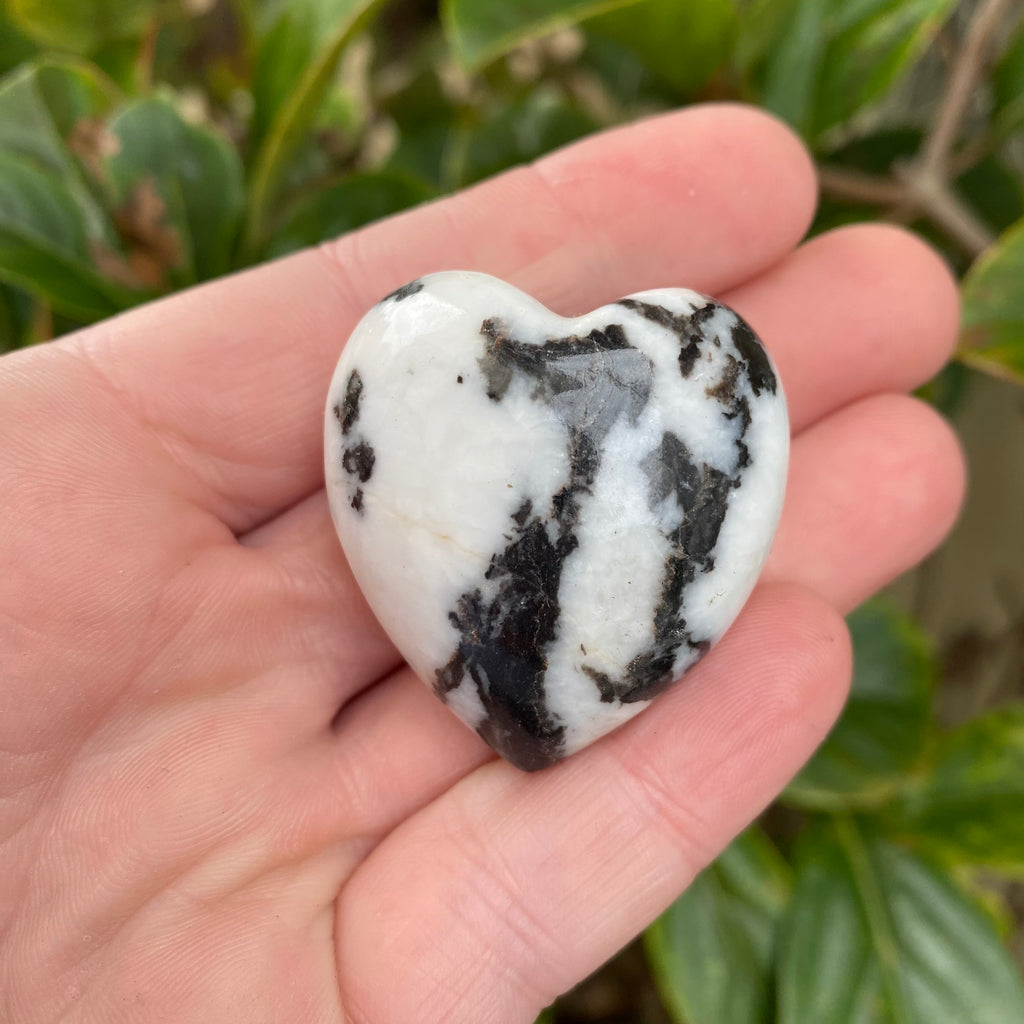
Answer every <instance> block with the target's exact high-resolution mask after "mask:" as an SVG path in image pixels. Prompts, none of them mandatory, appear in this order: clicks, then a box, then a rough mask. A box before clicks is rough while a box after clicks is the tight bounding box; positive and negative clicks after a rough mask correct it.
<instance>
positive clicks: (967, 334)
mask: <svg viewBox="0 0 1024 1024" xmlns="http://www.w3.org/2000/svg"><path fill="white" fill-rule="evenodd" d="M1022 281H1024V220H1022V221H1020V222H1018V223H1017V224H1016V225H1014V226H1013V227H1012V228H1010V229H1009V230H1008V231H1007V232H1006V233H1005V234H1003V235H1002V237H1001V238H1000V239H999V240H998V241H997V242H996V244H995V245H993V246H992V247H991V248H990V249H989V250H988V251H987V252H986V253H984V254H983V255H982V256H981V258H980V259H979V260H978V261H977V262H976V263H975V264H974V266H973V267H971V269H970V271H969V272H968V274H967V277H966V278H965V279H964V283H963V289H962V295H963V315H962V319H961V327H962V332H961V347H960V351H959V356H960V358H961V359H962V360H963V361H964V362H966V363H969V364H970V365H971V366H976V367H978V368H979V369H982V370H985V371H987V372H988V373H992V374H995V375H996V376H999V377H1006V378H1008V379H1010V380H1016V381H1018V382H1024V287H1022V286H1021V282H1022Z"/></svg>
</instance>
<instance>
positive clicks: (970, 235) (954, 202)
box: [819, 0, 1019, 257]
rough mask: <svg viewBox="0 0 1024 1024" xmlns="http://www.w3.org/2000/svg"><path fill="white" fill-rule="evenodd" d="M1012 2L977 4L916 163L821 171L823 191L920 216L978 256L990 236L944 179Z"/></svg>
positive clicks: (997, 0) (1015, 0) (951, 169)
mask: <svg viewBox="0 0 1024 1024" xmlns="http://www.w3.org/2000/svg"><path fill="white" fill-rule="evenodd" d="M1018 2H1019V0H982V2H981V4H980V5H979V7H978V10H977V12H976V13H975V15H974V17H973V18H972V20H971V23H970V25H969V26H968V29H967V35H966V37H965V38H964V42H963V46H961V47H960V49H959V50H958V51H957V55H956V59H955V60H954V62H953V68H952V71H951V73H950V77H949V85H948V86H947V87H946V91H945V92H944V93H943V96H942V101H941V103H940V104H939V108H938V112H937V113H936V115H935V121H934V122H933V124H932V127H931V131H930V132H929V133H928V136H927V138H926V139H925V142H924V146H923V147H922V149H921V151H920V153H919V154H918V156H917V158H916V159H914V160H913V161H912V162H910V163H907V164H904V165H900V164H897V165H895V166H894V167H893V168H892V171H891V173H890V175H889V176H887V177H879V176H877V175H873V174H862V173H860V172H859V171H852V170H848V169H846V168H836V167H827V166H826V167H821V168H819V176H820V180H821V187H822V189H823V191H824V192H826V193H827V194H829V195H832V196H834V197H836V198H838V199H846V200H852V201H854V202H858V203H867V204H869V205H871V206H885V207H890V208H891V209H893V210H894V211H900V213H901V214H904V215H906V214H911V215H912V214H914V213H922V214H924V215H925V216H926V217H928V218H929V219H930V220H931V221H932V222H933V223H934V224H935V225H936V226H937V227H939V228H941V229H942V230H943V231H944V232H945V233H946V234H947V235H949V237H950V238H951V239H953V241H955V242H956V243H957V244H958V245H960V246H961V247H962V248H963V249H964V250H965V251H966V252H967V253H968V254H969V255H971V256H972V257H977V256H979V255H980V254H981V253H983V252H984V251H985V250H986V249H987V248H988V247H989V246H990V245H991V244H992V242H993V241H994V240H995V237H994V235H993V233H992V232H991V231H990V230H989V229H988V227H987V226H986V225H985V224H984V223H983V222H982V221H981V219H980V218H979V217H977V216H976V215H975V214H974V212H973V211H972V210H971V209H970V208H969V207H968V206H967V205H965V204H964V203H963V202H962V201H961V199H960V198H959V196H957V194H956V193H955V192H954V191H953V189H952V188H951V187H950V184H949V178H950V176H951V175H952V174H954V173H956V172H957V171H962V170H963V169H964V168H963V166H962V163H963V162H962V161H956V160H955V158H954V156H953V147H954V145H955V144H956V141H957V137H958V135H959V134H960V128H961V125H962V123H963V119H964V116H965V114H966V113H967V107H968V104H969V103H970V100H971V95H972V93H973V91H974V87H975V84H976V83H977V80H978V76H979V75H980V74H981V72H982V70H983V68H984V65H985V61H986V59H987V57H988V51H989V47H990V44H991V42H992V38H993V36H994V35H995V33H996V32H997V31H998V29H999V27H1000V25H1002V24H1003V22H1004V20H1005V18H1006V17H1007V16H1008V15H1009V13H1010V11H1011V10H1013V9H1014V8H1015V7H1016V5H1017V3H1018ZM954 163H956V167H955V168H954Z"/></svg>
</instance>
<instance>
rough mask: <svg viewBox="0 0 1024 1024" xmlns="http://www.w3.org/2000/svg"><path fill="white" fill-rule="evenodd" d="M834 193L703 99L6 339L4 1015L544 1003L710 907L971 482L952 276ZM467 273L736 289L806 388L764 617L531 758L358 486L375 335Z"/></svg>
mask: <svg viewBox="0 0 1024 1024" xmlns="http://www.w3.org/2000/svg"><path fill="white" fill-rule="evenodd" d="M814 199H815V183H814V176H813V170H812V167H811V164H810V162H809V160H808V158H807V156H806V155H805V153H804V151H803V150H802V148H801V147H800V145H799V143H798V142H797V141H796V140H795V139H794V138H793V137H792V136H791V135H790V134H789V132H788V131H787V130H786V129H785V128H783V127H782V126H780V125H779V124H777V123H776V122H774V121H772V120H770V119H768V118H767V117H765V116H764V115H762V114H759V113H757V112H754V111H751V110H748V109H745V108H741V107H728V106H725V107H722V106H719V107H698V108H691V109H689V110H686V111H682V112H678V113H673V114H669V115H666V116H664V117H661V118H657V119H652V120H649V121H645V122H642V123H639V124H636V125H633V126H630V127H625V128H622V129H618V130H616V131H612V132H608V133H605V134H603V135H601V136H598V137H596V138H593V139H591V140H588V141H584V142H582V143H580V144H578V145H576V146H573V147H571V148H569V149H566V150H563V151H561V152H559V153H557V154H554V155H553V156H550V157H548V158H545V159H544V160H542V161H541V162H540V163H539V164H537V165H535V166H533V167H530V168H522V169H518V170H514V171H511V172H509V173H508V174H506V175H504V176H502V177H500V178H497V179H495V180H493V181H490V182H487V183H484V184H483V185H480V186H478V187H477V188H474V189H472V190H470V191H469V192H466V193H463V194H461V195H458V196H455V197H453V198H451V199H445V200H442V201H439V202H437V203H435V204H433V205H430V206H427V207H424V208H421V209H419V210H415V211H412V212H409V213H407V214H403V215H401V216H398V217H395V218H393V219H391V220H389V221H386V222H384V223H382V224H380V225H377V226H373V227H370V228H368V229H365V230H364V231H362V232H359V233H357V234H355V235H351V236H348V237H346V238H343V239H341V240H339V241H338V242H336V243H332V244H329V245H326V246H323V247H321V248H319V249H317V250H314V251H310V252H306V253H303V254H301V255H298V256H295V257H293V258H291V259H288V260H286V261H283V262H280V263H277V264H274V265H270V266H266V267H263V268H260V269H257V270H254V271H251V272H249V273H246V274H242V275H239V276H237V277H234V278H232V279H229V280H226V281H223V282H219V283H215V284H213V285H210V286H207V287H204V288H201V289H198V290H195V291H192V292H190V293H186V294H183V295H179V296H176V297H174V298H171V299H169V300H166V301H164V302H162V303H159V304H156V305H152V306H149V307H146V308H143V309H140V310H138V311H136V312H133V313H131V314H128V315H126V316H123V317H121V318H119V319H117V320H114V321H111V322H107V323H103V324H99V325H97V326H96V327H94V328H91V329H89V330H87V331H84V332H82V333H80V334H78V335H76V336H73V337H70V338H67V339H64V340H62V341H59V342H56V343H52V344H49V345H44V346H41V347H37V348H35V349H32V350H27V351H22V352H19V353H15V354H13V355H9V356H6V357H4V358H3V359H2V360H0V410H2V415H0V452H2V453H3V455H2V458H0V1020H4V1021H8V1020H9V1021H18V1022H19V1024H51V1022H57V1021H61V1022H65V1024H119V1022H128V1021H131V1022H132V1024H149V1022H157V1021H168V1022H188V1024H193V1022H195V1024H206V1022H211V1024H212V1022H217V1024H233V1022H239V1024H241V1022H245V1024H263V1022H267V1024H269V1022H274V1024H300V1022H301V1024H339V1022H343V1021H344V1022H350V1024H437V1022H446V1024H447V1022H452V1024H461V1022H466V1024H490V1022H494V1024H498V1022H501V1024H510V1022H524V1024H525V1022H529V1021H532V1019H533V1018H534V1016H535V1014H536V1013H537V1012H538V1011H539V1010H540V1009H541V1008H542V1007H543V1006H545V1005H546V1004H547V1003H549V1002H550V1001H551V1000H552V999H553V998H554V997H555V996H556V995H558V994H559V993H561V992H563V991H564V990H566V989H568V988H569V987H571V986H572V985H573V984H575V983H576V982H578V981H579V980H580V979H582V978H583V977H584V976H585V975H587V974H588V973H589V972H591V971H593V970H594V969H595V968H597V967H598V966H599V965H600V964H601V963H602V962H603V961H604V960H606V959H607V958H608V957H609V956H611V955H612V954H613V953H614V952H615V951H616V950H617V949H618V948H620V947H621V946H622V945H623V944H625V943H626V942H627V941H628V940H629V939H630V938H631V937H632V936H634V935H635V934H637V933H638V932H639V931H640V930H641V929H642V928H643V927H644V926H645V925H647V924H648V923H649V922H650V921H651V920H652V919H653V918H654V917H655V916H656V915H657V914H658V913H659V912H660V911H661V910H662V909H663V908H664V907H665V906H666V905H667V904H668V903H669V902H670V901H671V900H672V899H674V898H675V897H676V896H677V895H678V894H679V893H680V892H681V891H682V890H683V889H684V888H685V886H686V885H687V884H688V883H689V881H690V880H691V879H692V878H693V876H694V874H695V873H696V872H698V871H699V870H700V869H701V868H702V867H703V866H704V865H706V864H707V863H708V862H709V861H710V860H711V859H713V858H714V857H715V855H716V854H717V853H718V852H719V851H720V850H721V849H722V848H723V847H724V846H725V845H726V844H727V843H728V842H729V841H730V840H731V839H732V837H733V836H735V835H736V834H737V833H738V832H740V831H741V830H742V829H743V828H744V827H745V826H746V825H747V824H748V823H749V822H750V821H751V820H752V819H753V818H754V817H755V816H756V815H757V814H758V813H759V812H760V811H761V810H762V809H763V808H764V807H765V806H766V805H767V804H768V803H769V802H770V801H771V800H772V799H773V797H774V796H775V795H776V794H777V793H778V792H779V790H780V789H781V788H782V787H783V786H784V785H785V783H786V781H787V780H788V779H789V778H790V777H791V776H792V775H793V774H794V773H795V772H796V771H797V769H798V768H799V766H800V765H801V764H802V763H803V762H804V761H805V760H806V759H807V758H808V757H809V756H810V754H811V753H812V751H813V750H814V748H815V746H816V745H817V744H818V743H820V742H821V740H822V738H823V736H824V735H825V733H826V731H827V730H828V728H829V726H830V724H831V723H832V721H833V720H834V719H835V717H836V715H837V714H838V712H839V710H840V708H841V705H842V701H843V698H844V696H845V692H846V688H847V686H848V681H849V677H850V651H849V644H848V639H847V636H846V631H845V627H844V624H843V620H842V615H843V614H844V613H845V612H847V611H849V610H850V609H851V608H853V607H854V606H855V605H856V604H857V603H858V602H860V601H861V600H863V599H864V598H866V597H867V596H868V595H870V594H871V593H872V592H874V591H875V590H877V588H878V587H880V586H882V585H883V584H884V583H886V582H887V581H888V580H890V579H892V578H893V577H894V576H896V575H897V574H899V573H900V572H902V571H903V570H905V569H907V568H909V567H910V566H911V565H913V564H914V563H915V562H917V561H919V560H920V559H921V558H922V557H923V556H924V555H925V554H926V553H927V552H928V551H929V550H931V549H932V548H933V547H934V546H935V545H936V544H937V543H938V542H939V541H940V540H941V538H942V537H943V536H944V535H945V533H946V532H947V531H948V529H949V527H950V525H951V524H952V522H953V520H954V518H955V515H956V511H957V508H958V506H959V503H960V500H961V495H962V489H963V469H962V462H961V458H960V454H959V450H958V447H957V444H956V442H955V440H954V437H953V435H952V434H951V432H950V430H949V429H948V427H947V426H946V425H945V424H944V423H943V421H942V420H941V419H940V418H939V417H938V416H937V415H936V414H935V413H934V412H933V411H931V410H930V409H929V408H928V407H926V406H925V405H923V404H921V403H920V402H918V401H916V400H914V399H911V398H909V397H906V395H905V394H902V392H906V391H907V390H908V389H911V388H913V387H915V386H916V385H918V384H920V383H921V382H923V381H924V380H926V379H927V378H929V377H930V376H931V375H932V374H934V373H935V372H936V371H937V370H938V369H939V368H940V366H941V365H942V364H943V362H944V361H945V360H946V359H947V358H948V356H949V353H950V350H951V347H952V345H953V343H954V338H955V334H956V324H957V299H956V290H955V286H954V282H953V281H952V279H951V278H950V276H949V274H948V272H947V271H946V270H945V268H944V267H943V265H942V263H941V262H940V261H939V259H938V258H937V257H936V256H935V255H933V254H932V252H931V251H930V250H929V249H927V248H926V247H925V246H924V245H923V244H922V243H920V242H919V241H917V240H916V239H914V238H913V237H911V236H910V235H908V234H906V233H904V232H902V231H899V230H896V229H892V228H887V227H882V226H877V225H876V226H863V227H852V228H846V229H842V230H840V231H836V232H834V233H831V234H828V235H824V236H822V237H819V238H817V239H815V240H814V241H811V242H808V243H805V244H803V245H800V244H799V242H800V239H801V236H802V235H803V234H804V232H805V230H806V228H807V225H808V223H809V222H810V218H811V216H812V213H813V207H814ZM451 268H466V269H474V270H483V271H487V272H489V273H492V274H496V275H498V276H500V277H504V278H506V279H507V280H509V281H511V282H513V283H514V284H516V285H517V286H519V287H520V288H523V289H525V290H527V291H530V292H532V293H534V294H535V295H536V296H537V297H538V298H539V299H541V300H542V301H544V302H545V303H547V304H548V305H549V306H551V307H552V308H553V309H555V310H556V311H558V312H560V313H564V314H575V313H580V312H583V311H585V310H588V309H590V308H593V307H594V306H597V305H600V304H602V303H604V302H608V301H611V300H614V299H616V298H618V297H619V296H621V295H624V294H627V293H629V292H631V291H638V290H641V289H645V288H654V287H662V286H669V285H679V286H687V287H691V288H696V289H699V290H702V291H707V292H710V293H713V294H714V295H716V296H718V297H720V298H722V299H723V301H725V302H727V303H729V304H731V305H733V306H734V307H735V308H736V309H737V310H738V311H739V312H740V313H741V314H742V315H743V316H745V317H746V318H747V319H748V320H749V321H750V322H751V323H752V325H753V326H754V328H755V329H756V330H757V331H758V333H759V334H760V335H761V337H762V338H763V339H764V341H765V343H766V344H767V345H768V347H769V348H770V350H771V351H772V353H773V355H774V357H775V359H776V362H777V364H778V367H779V370H780V374H781V377H782V380H783V382H784V385H785V388H786V391H787V394H788V398H789V403H790V415H791V419H792V425H793V431H794V441H793V453H792V465H791V471H790V482H789V491H788V495H787V500H786V506H785V511H784V514H783V522H782V526H781V528H780V531H779V535H778V538H777V540H776V543H775V546H774V548H773V550H772V554H771V557H770V560H769V564H768V566H767V569H766V571H765V574H764V577H763V579H762V582H761V583H760V584H759V586H758V588H757V589H756V590H755V593H754V596H753V597H752V598H751V600H750V602H749V604H748V606H747V607H746V609H745V610H744V612H743V614H742V615H741V616H740V618H739V620H738V621H737V622H736V624H735V625H734V627H733V628H732V630H731V631H730V632H729V634H728V635H727V637H726V639H725V640H723V641H722V643H721V645H720V646H719V647H718V648H716V649H715V650H714V651H713V652H712V653H711V654H710V655H709V656H708V657H707V658H706V659H705V661H704V662H702V663H701V665H700V666H699V667H698V668H697V669H696V670H695V671H694V672H693V673H692V674H691V675H690V676H688V677H687V680H686V681H685V682H684V683H683V684H682V685H681V686H678V687H676V688H675V689H674V690H673V691H671V692H670V693H669V694H667V695H666V696H664V697H663V698H661V699H660V700H659V701H658V702H657V703H656V704H655V705H654V706H653V707H652V708H651V709H650V710H649V711H647V712H645V713H644V714H642V715H640V716H639V718H637V719H635V720H634V721H632V722H630V723H629V724H628V725H626V726H625V727H623V728H622V729H620V730H619V731H617V732H615V733H613V734H612V735H610V736H608V737H606V738H605V739H603V740H602V741H600V742H599V743H597V744H596V745H594V746H593V747H591V748H589V749H588V750H586V751H584V752H582V753H581V754H579V755H577V756H575V757H573V758H570V759H569V760H568V761H566V762H564V763H562V764H560V765H558V766H556V767H554V768H551V769H548V770H546V771H543V772H540V773H537V774H533V775H527V774H523V773H521V772H519V771H517V770H516V769H514V768H512V767H510V766H509V765H507V764H505V763H503V762H500V761H497V760H495V759H494V756H493V754H491V752H490V751H489V750H488V749H487V748H486V747H485V746H484V744H483V743H482V742H481V741H480V740H479V739H478V738H477V737H476V736H475V735H474V734H473V733H471V732H470V731H469V730H467V729H466V728H465V727H464V726H463V725H461V724H460V723H459V722H458V721H456V720H455V719H454V717H452V716H451V715H450V713H449V712H448V711H447V710H446V709H445V708H444V707H443V706H442V705H441V704H440V703H439V702H438V701H437V700H436V698H435V697H434V696H433V695H432V694H431V693H430V691H429V690H428V689H427V687H425V686H424V685H423V684H422V683H421V682H419V681H418V680H416V679H415V678H414V677H413V676H412V674H411V673H410V672H409V670H408V669H406V668H404V667H403V666H402V663H401V659H400V657H399V655H398V654H397V652H396V651H395V650H394V649H393V647H392V646H391V645H390V643H389V641H388V639H387V637H386V636H385V635H384V633H383V632H382V631H381V629H380V627H379V626H378V625H377V624H376V622H375V620H374V618H373V616H372V615H371V613H370V612H369V610H368V608H367V607H366V605H365V603H364V601H363V599H362V597H361V595H360V593H359V590H358V588H357V587H356V585H355V583H354V582H353V580H352V578H351V576H350V574H349V572H348V570H347V567H346V564H345V560H344V557H343V555H342V553H341V551H340V549H339V546H338V543H337V540H336V538H335V535H334V531H333V529H332V526H331V523H330V518H329V515H328V510H327V501H326V499H325V496H324V493H323V490H322V483H323V470H322V465H321V429H322V428H321V422H322V409H323V402H324V398H325V393H326V388H327V383H328V380H329V378H330V374H331V370H332V368H333V366H334V363H335V362H336V360H337V358H338V354H339V351H340V349H341V346H342V344H343V343H344V340H345V338H346V337H347V335H348V332H349V331H350V330H351V328H352V327H353V326H354V324H355V323H356V321H357V320H358V319H359V317H360V316H361V315H362V314H363V313H364V312H365V311H366V310H367V309H368V308H369V307H370V306H371V305H372V304H373V303H374V302H375V301H376V300H377V299H379V298H380V297H382V296H383V295H384V294H385V293H387V292H389V291H391V290H392V289H393V288H395V287H397V286H398V285H401V284H402V283H404V282H406V281H408V280H410V279H412V278H414V277H417V276H419V275H420V274H423V273H426V272H429V271H433V270H442V269H451Z"/></svg>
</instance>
